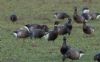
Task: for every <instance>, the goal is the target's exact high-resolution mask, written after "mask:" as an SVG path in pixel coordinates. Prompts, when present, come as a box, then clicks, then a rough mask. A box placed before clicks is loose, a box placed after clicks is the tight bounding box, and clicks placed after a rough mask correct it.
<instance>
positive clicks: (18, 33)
mask: <svg viewBox="0 0 100 62" xmlns="http://www.w3.org/2000/svg"><path fill="white" fill-rule="evenodd" d="M13 35H14V36H15V37H16V38H27V37H29V35H30V34H29V32H28V31H27V30H24V29H19V30H16V31H14V32H13Z"/></svg>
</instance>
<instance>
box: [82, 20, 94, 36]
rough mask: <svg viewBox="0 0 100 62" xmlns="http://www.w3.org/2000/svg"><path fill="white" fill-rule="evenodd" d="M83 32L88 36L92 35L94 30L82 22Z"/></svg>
mask: <svg viewBox="0 0 100 62" xmlns="http://www.w3.org/2000/svg"><path fill="white" fill-rule="evenodd" d="M83 32H84V33H85V34H88V35H90V34H92V33H93V32H94V29H93V28H92V27H91V26H89V25H87V24H86V21H84V22H83Z"/></svg>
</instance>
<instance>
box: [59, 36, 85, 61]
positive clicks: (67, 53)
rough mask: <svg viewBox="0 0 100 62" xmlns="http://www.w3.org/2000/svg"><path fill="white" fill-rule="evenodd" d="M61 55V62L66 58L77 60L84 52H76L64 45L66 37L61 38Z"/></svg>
mask: <svg viewBox="0 0 100 62" xmlns="http://www.w3.org/2000/svg"><path fill="white" fill-rule="evenodd" d="M60 52H61V54H62V55H63V58H62V60H63V62H64V61H65V59H66V58H69V59H71V60H79V59H80V58H81V57H82V56H83V55H84V52H83V51H81V50H77V49H75V48H72V47H71V46H69V45H67V44H66V37H65V36H64V37H63V44H62V47H61V49H60Z"/></svg>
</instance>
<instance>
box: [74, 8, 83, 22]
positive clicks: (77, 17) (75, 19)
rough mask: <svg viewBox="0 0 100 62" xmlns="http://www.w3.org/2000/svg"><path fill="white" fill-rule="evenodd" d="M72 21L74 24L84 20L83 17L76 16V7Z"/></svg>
mask: <svg viewBox="0 0 100 62" xmlns="http://www.w3.org/2000/svg"><path fill="white" fill-rule="evenodd" d="M73 19H74V21H75V22H76V23H83V21H84V20H85V19H84V17H83V16H81V15H78V12H77V7H74V13H73Z"/></svg>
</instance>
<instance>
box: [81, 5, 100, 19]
mask: <svg viewBox="0 0 100 62" xmlns="http://www.w3.org/2000/svg"><path fill="white" fill-rule="evenodd" d="M82 15H83V16H84V17H85V18H86V17H88V19H90V20H95V19H99V18H100V13H98V12H90V10H89V8H87V7H84V8H83V10H82Z"/></svg>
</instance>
